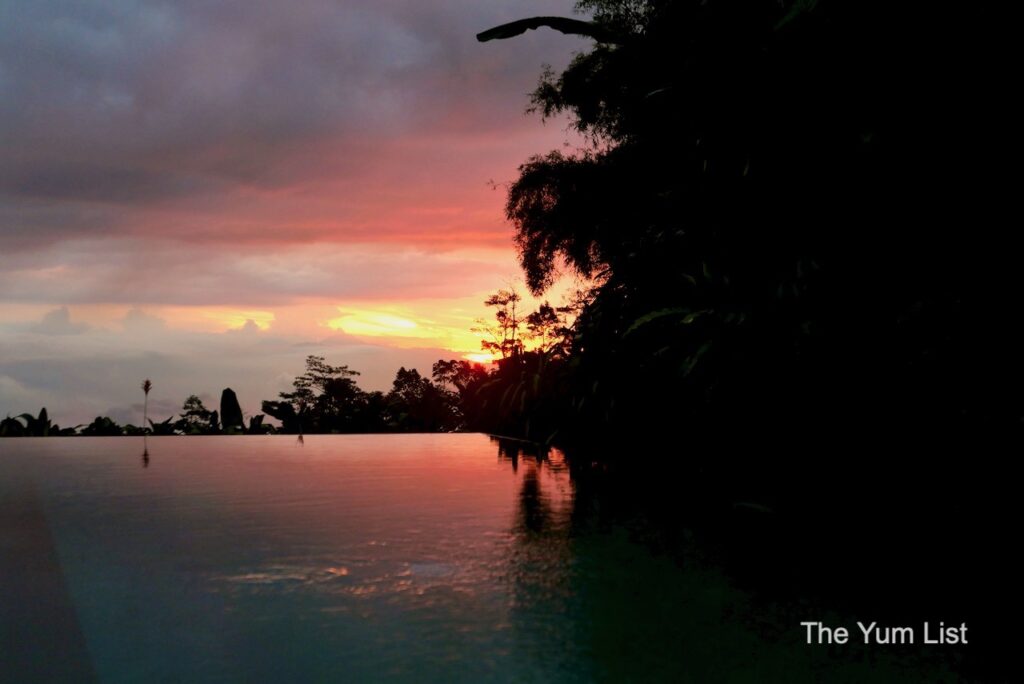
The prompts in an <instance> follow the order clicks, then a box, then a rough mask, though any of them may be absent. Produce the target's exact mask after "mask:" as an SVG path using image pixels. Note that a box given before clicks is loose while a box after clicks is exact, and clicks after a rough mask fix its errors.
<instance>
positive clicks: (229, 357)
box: [0, 0, 587, 426]
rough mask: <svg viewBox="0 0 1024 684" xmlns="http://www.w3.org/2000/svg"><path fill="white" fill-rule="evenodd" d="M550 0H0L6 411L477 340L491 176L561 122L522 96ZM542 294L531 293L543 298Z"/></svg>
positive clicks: (472, 344)
mask: <svg viewBox="0 0 1024 684" xmlns="http://www.w3.org/2000/svg"><path fill="white" fill-rule="evenodd" d="M571 10H572V2H571V1H563V0H507V1H490V2H479V0H475V1H474V0H438V1H432V2H424V1H423V0H288V1H287V2H285V1H284V0H277V1H274V2H271V1H269V0H245V1H244V2H240V1H234V0H227V1H222V2H209V1H208V0H177V1H169V0H163V1H158V0H88V1H74V0H13V1H12V0H7V1H6V2H3V3H0V416H2V415H7V414H11V415H17V414H20V413H23V412H32V413H36V412H38V410H39V409H40V408H41V407H43V406H45V407H47V409H48V411H49V414H50V416H51V418H53V419H54V420H55V421H57V422H59V423H60V424H61V425H64V426H67V425H74V424H78V423H86V422H89V421H91V420H92V418H94V417H95V416H97V415H109V416H111V417H113V418H114V419H115V420H117V421H118V422H135V423H140V422H141V414H140V412H141V405H142V391H141V389H140V388H139V386H140V384H141V382H142V380H143V379H144V378H147V377H148V378H151V379H152V381H153V385H154V389H153V391H152V393H151V394H150V402H149V404H150V416H152V417H155V418H157V419H162V418H164V417H168V416H170V415H172V414H174V413H177V412H179V411H180V407H181V404H182V402H183V401H184V399H185V398H186V397H187V396H188V395H190V394H197V395H199V396H200V397H201V398H204V399H205V400H206V401H207V402H208V404H213V405H216V402H217V400H218V398H219V396H220V391H221V389H223V388H224V387H229V386H230V387H232V388H233V389H235V391H236V392H237V393H238V395H239V399H240V402H241V404H242V407H243V410H245V411H246V413H247V414H255V413H258V412H259V405H260V400H262V399H272V398H274V397H275V396H276V395H277V393H278V392H279V391H281V390H286V389H288V388H289V387H290V385H291V381H292V379H293V378H294V376H295V375H297V374H299V373H301V372H302V369H303V360H304V358H305V357H306V356H307V355H309V354H319V355H323V356H325V357H327V360H328V362H330V363H333V364H336V365H342V364H345V365H348V366H350V367H351V368H353V369H355V370H358V371H360V372H361V373H362V375H361V376H360V378H359V382H360V385H361V386H362V387H363V388H364V389H368V390H372V389H387V388H388V387H389V386H390V384H391V380H392V378H393V377H394V374H395V371H396V370H397V369H398V368H399V367H400V366H405V367H415V368H418V369H419V370H420V371H421V372H424V373H429V369H430V366H431V364H432V363H433V361H435V360H437V359H439V358H474V357H473V354H474V353H476V352H479V351H480V350H479V338H478V337H477V336H475V335H474V334H473V333H471V332H469V329H470V328H471V327H473V324H474V320H475V319H477V318H479V317H482V316H486V315H487V310H486V308H485V307H484V306H483V303H482V302H483V299H484V298H485V297H486V296H487V294H488V293H490V292H493V291H495V290H497V289H498V288H502V287H506V286H507V285H508V284H510V283H514V282H515V281H516V280H517V279H518V278H519V277H520V272H519V268H518V265H517V262H516V255H515V251H514V248H513V245H512V234H513V231H512V227H511V226H510V225H509V224H508V222H507V221H505V220H504V216H503V211H502V209H503V205H504V199H505V195H504V186H505V185H506V184H507V183H508V182H510V181H512V180H514V178H515V177H516V169H517V167H518V165H519V164H521V163H523V162H524V161H525V160H526V159H527V158H528V157H529V156H530V155H533V154H540V153H546V152H548V151H550V150H552V149H556V148H563V147H565V146H572V145H575V144H576V141H575V140H574V138H573V136H572V134H571V133H570V132H569V131H568V129H567V126H566V124H565V122H564V121H559V120H549V121H547V122H542V121H541V120H540V118H539V117H538V116H537V115H528V114H526V112H525V110H526V107H527V106H528V104H529V100H528V94H529V92H530V91H531V90H532V89H533V87H534V86H535V85H536V83H537V79H538V77H539V75H540V72H541V69H542V66H543V65H544V64H551V65H552V66H553V67H554V68H556V69H558V68H561V67H563V66H564V65H565V64H567V63H568V61H569V60H570V59H571V58H572V55H573V54H574V51H578V50H583V49H586V47H587V44H586V43H585V42H584V41H583V40H581V39H578V38H574V37H569V36H564V35H561V34H558V33H554V32H551V31H540V32H538V31H531V32H529V33H528V34H526V35H524V36H521V37H519V38H517V39H513V40H508V41H494V42H489V43H478V42H477V41H476V40H475V37H474V36H475V34H476V33H477V32H479V31H481V30H484V29H487V28H490V27H491V26H494V25H496V24H500V23H502V22H505V21H510V20H513V19H518V18H522V17H526V16H532V15H535V14H561V15H567V14H569V13H570V12H571ZM558 298H559V293H558V292H557V291H556V292H553V293H552V301H553V302H554V301H556V300H558Z"/></svg>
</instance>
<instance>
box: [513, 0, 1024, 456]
mask: <svg viewBox="0 0 1024 684" xmlns="http://www.w3.org/2000/svg"><path fill="white" fill-rule="evenodd" d="M580 8H581V9H583V10H588V11H590V12H591V13H592V16H593V21H592V25H593V26H594V27H595V30H594V31H593V32H591V35H592V36H594V37H595V38H596V40H595V43H594V45H593V47H592V48H591V49H589V50H588V51H585V52H583V53H581V54H579V55H578V56H577V57H576V58H575V59H574V60H573V61H572V63H571V64H570V65H569V67H568V68H567V69H566V70H565V71H564V72H563V73H561V74H555V73H552V72H550V71H548V72H546V73H545V74H544V75H543V77H542V79H541V83H540V85H539V87H538V88H537V90H536V91H535V93H534V95H533V106H534V108H535V109H537V110H539V111H540V112H541V113H542V114H543V115H546V116H549V115H554V114H567V115H569V116H570V118H571V120H572V122H573V123H574V125H575V127H576V128H577V129H578V130H579V131H580V132H581V133H583V134H584V135H586V136H587V137H588V138H589V139H590V140H591V141H592V146H591V148H590V149H588V150H585V151H582V152H580V153H577V154H572V155H570V154H565V153H563V152H560V151H555V152H551V153H548V154H543V155H539V156H536V157H533V158H531V159H530V160H528V161H527V162H526V163H525V164H524V165H523V166H522V167H521V169H520V175H519V178H518V179H517V180H516V182H515V183H514V184H513V185H512V187H511V189H510V192H509V195H508V203H507V214H508V217H509V219H510V220H511V221H512V223H513V224H514V226H515V228H516V243H517V245H518V247H519V253H520V257H521V261H522V266H523V269H524V272H525V274H526V279H527V283H528V285H529V287H530V288H531V289H532V290H533V291H534V292H535V293H541V292H543V291H545V289H546V288H547V287H548V286H549V285H550V284H551V282H552V280H553V278H554V277H555V275H556V274H557V273H558V272H559V269H560V268H561V269H563V270H564V269H568V270H570V271H575V272H577V273H579V274H581V275H583V276H586V277H590V278H593V279H595V280H596V283H597V285H596V287H595V289H594V290H593V292H592V293H591V297H590V299H589V301H587V302H586V305H585V307H584V308H583V310H582V312H581V314H580V317H579V320H578V323H577V325H576V327H575V331H574V332H575V338H574V339H575V341H574V345H573V348H572V351H571V358H572V364H571V369H570V370H569V372H567V373H565V374H564V377H563V378H562V379H561V382H560V383H559V387H560V388H561V391H562V392H564V394H563V396H561V397H559V398H557V400H556V399H555V398H553V397H552V396H551V395H549V394H545V395H544V396H543V397H542V398H541V399H540V400H539V403H538V404H536V405H535V406H533V407H532V408H529V409H527V411H526V413H527V414H531V415H535V416H542V415H547V414H548V413H549V412H550V411H551V409H552V402H556V403H558V404H559V406H558V407H557V410H559V411H561V414H560V415H559V417H558V418H557V419H556V420H555V421H554V422H556V423H557V424H558V425H559V427H560V428H562V430H563V432H564V433H571V434H572V435H573V438H574V439H585V438H588V437H591V438H596V439H597V440H598V441H601V440H604V439H606V438H607V437H608V436H616V435H635V434H638V433H639V434H649V433H651V432H652V431H658V430H664V429H665V428H669V429H670V430H672V431H673V432H676V433H677V434H685V439H686V441H687V443H688V444H689V445H691V446H693V445H694V444H696V443H698V442H700V441H703V440H711V441H713V442H714V443H715V444H718V445H723V443H725V442H730V441H733V440H737V441H755V442H765V441H769V440H771V441H776V442H777V443H780V444H786V445H794V444H797V443H802V444H808V445H810V447H811V448H814V447H813V445H814V444H815V443H816V440H817V438H818V437H823V436H825V435H832V437H831V439H832V440H833V441H834V440H835V437H836V436H837V435H842V436H843V437H842V439H843V440H847V439H848V438H854V437H862V438H864V439H866V440H870V439H876V438H878V437H879V436H880V435H883V434H891V433H892V432H893V431H895V432H898V433H899V434H902V435H907V436H912V435H914V434H915V433H919V432H921V431H926V432H928V433H929V434H931V435H932V436H933V437H936V438H937V439H939V440H941V439H943V435H945V436H955V435H964V434H969V433H972V432H976V431H980V430H984V431H986V432H991V431H993V430H999V431H1004V430H1016V429H1017V428H1018V427H1019V425H1020V419H1021V416H1022V415H1024V410H1022V409H1024V404H1022V398H1021V395H1020V394H1019V393H1017V392H1015V391H1014V390H1013V388H1014V387H1015V386H1016V385H1017V384H1018V383H1019V381H1020V379H1021V378H1022V373H1021V370H1022V366H1021V360H1020V354H1019V352H1018V350H1019V349H1020V342H1021V341H1022V340H1021V338H1020V335H1019V334H1018V333H1017V332H1016V330H1015V328H1014V324H1013V320H1012V319H1013V318H1015V317H1016V315H1015V314H1013V313H1011V312H1012V311H1014V308H1013V307H1012V302H1011V300H1010V297H1009V296H1010V293H1015V292H1019V291H1020V289H1021V288H1020V284H1021V283H1020V278H1019V277H1018V275H1017V269H1014V268H1010V267H1008V266H1007V265H1005V262H1004V259H1005V257H1006V254H1007V249H1006V243H1005V241H1004V240H1000V239H997V236H996V234H995V231H994V225H993V224H992V223H990V222H991V221H992V217H991V216H990V215H989V214H988V212H989V211H990V209H991V206H990V205H988V204H986V202H987V199H986V196H987V194H988V192H987V188H985V187H984V186H983V184H982V183H983V181H984V179H985V176H984V174H985V173H987V172H989V171H990V170H991V169H989V168H986V167H984V166H981V167H979V161H980V160H982V159H983V158H984V157H983V156H982V155H983V153H984V150H983V148H982V147H981V146H982V145H983V143H984V136H985V133H984V131H983V129H982V127H981V126H980V125H979V121H978V120H979V119H980V118H981V117H982V116H988V112H985V111H980V112H979V111H978V109H977V108H978V107H980V106H981V105H982V103H983V102H984V100H981V99H979V100H977V101H976V102H971V101H969V100H968V101H965V100H964V98H969V97H971V96H972V95H973V96H979V95H983V93H981V94H979V91H980V90H981V89H982V88H983V84H984V83H985V81H984V74H983V73H978V72H974V73H971V72H969V71H968V70H967V67H968V65H969V64H970V59H971V57H970V56H968V55H965V54H963V53H962V52H960V51H957V50H956V49H951V48H950V46H949V45H948V43H947V42H946V41H947V38H948V37H949V36H963V35H965V34H966V33H968V32H969V31H970V30H971V24H970V17H968V16H967V15H966V13H965V11H964V10H963V9H962V8H961V9H960V10H958V11H959V12H960V14H959V15H957V16H954V17H950V16H943V14H942V13H943V12H944V11H945V10H944V9H941V8H938V7H936V8H930V9H929V10H920V11H918V10H914V11H913V12H911V11H909V10H903V9H900V8H898V7H894V6H893V5H892V3H880V2H870V1H869V2H856V3H839V2H828V1H827V0H822V1H821V2H805V1H803V0H795V1H792V2H782V3H779V2H777V1H775V0H760V1H758V0H746V1H727V0H711V1H709V2H696V1H693V0H675V1H673V0H647V1H640V0H593V1H590V2H582V3H580ZM956 22H959V24H957V23H956ZM555 28H557V26H555ZM940 29H942V30H940ZM954 29H955V30H954ZM943 30H946V31H948V30H954V32H953V33H948V32H947V33H943ZM573 32H574V33H586V31H585V29H579V28H578V27H577V28H576V29H574V30H573ZM954 61H955V62H956V63H953V62H954ZM979 114H980V115H981V116H979ZM1011 378H1012V380H1010V379H1011Z"/></svg>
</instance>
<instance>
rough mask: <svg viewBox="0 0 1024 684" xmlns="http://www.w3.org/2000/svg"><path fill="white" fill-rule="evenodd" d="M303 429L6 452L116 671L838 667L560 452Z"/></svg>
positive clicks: (630, 677) (338, 674)
mask: <svg viewBox="0 0 1024 684" xmlns="http://www.w3.org/2000/svg"><path fill="white" fill-rule="evenodd" d="M294 445H295V442H293V441H292V438H291V437H271V436H252V437H189V438H180V437H155V438H154V444H153V451H154V453H157V452H158V453H159V454H160V458H161V467H160V468H156V469H154V470H152V471H147V472H146V473H145V474H143V473H141V472H140V469H139V467H138V461H137V460H136V459H137V458H138V451H137V449H138V442H137V441H134V440H129V439H123V438H122V439H117V438H114V439H104V438H81V439H75V438H68V439H66V440H65V439H62V440H33V441H25V442H24V443H22V442H19V443H18V444H17V447H18V448H19V449H22V450H24V453H20V454H19V453H17V452H15V453H13V454H11V455H10V456H11V457H10V458H7V456H8V454H5V458H4V459H0V468H21V469H23V471H24V472H25V473H29V474H30V475H31V478H30V479H33V480H34V484H35V487H36V489H37V490H38V492H39V496H40V497H41V498H42V499H43V504H45V506H44V507H45V509H46V511H47V514H48V519H49V523H50V525H51V527H52V530H53V535H54V539H55V546H56V548H57V551H58V552H59V557H60V558H61V561H62V571H63V576H64V578H65V579H66V583H67V588H68V591H69V592H70V594H71V595H72V596H73V598H74V603H75V609H76V611H77V615H78V616H79V619H80V621H81V624H82V629H83V632H84V633H85V635H86V638H87V641H88V643H89V647H90V653H91V654H92V657H93V658H94V659H95V666H96V670H97V673H98V675H99V678H100V679H101V680H104V681H151V680H177V681H209V680H211V679H219V680H227V681H244V680H254V681H255V680H261V679H266V678H267V673H276V674H277V675H280V676H278V677H277V678H287V679H292V680H296V681H336V680H338V679H341V678H343V679H345V680H346V681H379V680H388V681H409V682H417V683H419V682H425V681H426V682H429V681H438V682H448V681H552V682H559V681H568V682H573V681H694V682H715V681H726V680H733V681H743V680H749V679H750V678H751V676H753V675H755V674H756V675H758V677H759V680H760V681H766V682H772V681H778V682H783V681H784V682H799V681H814V677H813V675H814V668H815V667H816V666H819V665H821V662H820V661H818V662H816V661H815V660H814V658H815V657H817V656H815V655H814V654H813V653H812V652H808V651H807V649H806V648H804V647H803V646H801V645H799V644H793V645H792V646H793V648H789V646H787V645H786V644H784V643H783V646H780V645H779V637H777V636H776V637H774V639H775V640H774V641H772V638H766V637H765V636H764V633H765V630H763V629H761V628H752V627H751V624H750V623H751V622H752V621H753V620H755V619H756V620H758V621H760V622H762V623H763V622H766V621H767V622H770V623H771V628H772V629H775V630H776V632H778V633H783V634H785V633H787V632H786V630H787V629H788V627H789V625H790V624H791V622H787V621H789V620H790V618H791V617H792V616H791V615H785V614H783V615H782V617H781V618H779V617H771V616H773V613H772V612H771V611H770V610H768V609H765V608H764V607H763V606H762V607H759V608H758V610H756V611H754V610H751V605H752V601H751V597H750V596H749V595H745V594H743V593H742V592H740V591H737V590H736V589H735V587H734V586H733V585H732V584H731V583H730V581H729V580H728V579H727V578H726V576H725V575H724V574H723V573H721V572H719V571H718V570H716V569H715V568H713V567H710V566H708V565H705V564H702V562H701V561H700V559H699V555H698V554H696V553H691V551H692V549H686V548H684V549H683V550H682V552H681V554H676V555H673V554H667V553H656V552H652V549H651V547H650V545H647V544H645V543H638V542H637V541H636V539H637V537H636V535H635V533H634V532H635V530H634V529H632V528H631V527H630V526H629V524H627V523H626V521H624V520H623V519H622V518H621V517H620V516H619V515H618V514H609V513H608V511H616V510H618V509H616V506H615V501H616V491H615V489H614V488H613V487H611V486H609V487H607V488H605V487H595V486H594V484H593V483H592V482H589V481H588V480H587V479H586V477H584V476H581V475H580V474H579V473H571V472H570V468H569V467H568V465H567V463H566V458H565V456H564V454H562V452H560V451H558V450H556V449H549V450H545V449H537V448H535V447H533V446H531V445H529V444H527V443H523V442H512V441H504V440H492V439H489V438H487V437H485V436H482V435H388V436H381V435H367V436H358V435H352V436H328V435H325V436H322V437H321V436H318V437H317V438H316V439H310V440H309V441H308V442H305V444H304V449H303V450H302V451H301V456H297V452H296V451H295V450H294ZM495 452H497V459H495V456H494V455H495ZM149 456H150V453H149V444H148V440H144V443H143V465H144V466H145V465H146V464H147V461H148V459H149ZM4 475H6V473H5V472H2V471H0V483H2V482H4V481H8V482H14V481H16V478H15V479H10V478H7V479H5V478H4V477H2V476H4ZM606 479H607V478H606ZM619 494H621V492H619ZM595 521H598V522H597V523H595ZM680 558H683V560H684V561H685V562H683V563H680V562H679V560H680ZM0 579H2V578H0ZM769 618H770V619H769ZM798 622H799V620H797V621H796V622H793V623H792V624H798ZM767 631H768V632H770V631H771V630H770V629H769V630H767ZM793 634H794V635H795V634H796V632H793ZM787 648H788V649H789V650H785V649H787ZM738 654H739V655H738ZM740 656H742V657H740ZM286 672H287V677H285V673H286ZM874 674H875V673H874V671H872V672H868V671H864V672H861V673H859V675H860V676H859V679H858V678H857V677H855V676H853V677H850V678H847V680H848V681H880V679H879V678H878V677H876V676H873V675H874ZM932 681H936V679H935V678H934V677H933V678H932Z"/></svg>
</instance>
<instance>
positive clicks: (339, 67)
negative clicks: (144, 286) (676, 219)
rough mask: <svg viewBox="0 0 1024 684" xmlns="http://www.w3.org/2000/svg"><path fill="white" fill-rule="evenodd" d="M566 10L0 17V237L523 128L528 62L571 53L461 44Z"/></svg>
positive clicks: (258, 7)
mask: <svg viewBox="0 0 1024 684" xmlns="http://www.w3.org/2000/svg"><path fill="white" fill-rule="evenodd" d="M570 7H571V3H570V2H566V1H564V0H562V1H549V2H544V1H541V0H534V1H531V2H516V3H479V2H471V1H469V0H443V1H441V2H432V3H423V2H417V1H416V0H407V1H404V2H398V1H388V0H360V1H353V2H344V3H342V2H337V1H329V0H294V1H292V2H268V1H253V0H247V1H246V2H241V1H228V2H205V1H203V2H198V1H197V2H188V1H181V2H174V3H167V2H162V1H157V0H134V1H131V0H122V1H119V2H76V1H74V0H15V2H13V3H12V2H8V3H4V6H3V9H0V146H2V148H3V149H4V151H5V153H4V155H3V158H2V159H0V201H2V202H3V203H4V204H7V207H6V208H5V207H3V206H0V212H4V213H6V216H5V219H6V220H5V228H4V230H5V232H7V231H11V232H14V233H17V234H19V235H20V236H21V239H22V240H25V239H26V238H27V237H28V236H32V235H34V236H37V237H58V238H59V237H62V236H64V235H65V234H66V233H67V232H69V231H74V230H75V229H76V228H80V229H81V231H82V232H83V233H86V232H88V233H89V234H95V233H96V232H97V231H105V232H113V231H117V230H121V229H124V227H125V225H126V224H127V223H128V221H126V220H120V221H119V220H118V218H119V217H112V218H111V220H109V221H107V222H106V223H104V224H103V225H102V226H98V225H97V223H96V217H95V213H96V209H95V207H94V206H92V205H94V204H95V203H97V202H98V203H106V204H112V205H117V206H137V205H151V204H159V203H168V202H171V203H173V202H175V201H181V200H182V199H183V198H203V197H206V198H210V197H216V196H218V195H221V194H223V193H225V192H229V191H230V190H231V189H232V188H237V187H240V186H241V187H245V186H253V185H255V186H259V187H270V188H274V187H282V186H286V185H288V184H290V183H293V182H295V180H296V179H299V178H306V177H310V176H314V177H315V176H316V175H317V174H320V173H322V172H323V170H324V169H323V166H322V164H323V163H324V162H323V160H322V159H319V158H318V156H319V155H318V150H319V154H323V153H324V149H323V148H322V147H321V145H322V144H323V143H325V142H326V141H332V142H331V145H330V148H329V150H328V153H329V154H334V155H336V156H335V158H333V159H331V160H330V161H329V162H327V164H328V165H329V166H330V167H331V169H332V170H333V171H334V172H338V173H342V174H349V175H352V176H356V175H358V174H361V173H363V172H364V171H365V170H366V167H367V166H369V165H373V164H374V163H375V162H374V159H373V157H374V155H375V153H376V152H377V150H378V146H379V144H381V143H382V142H383V141H389V140H394V139H396V138H401V137H410V136H411V137H430V136H438V135H445V134H453V133H454V134H457V135H458V136H462V137H465V136H473V135H486V134H489V133H490V134H494V133H496V132H501V133H502V134H507V133H508V131H509V130H511V129H523V128H525V127H535V126H536V125H537V124H536V121H527V120H526V119H525V118H524V117H523V116H522V111H523V107H524V104H525V97H524V93H525V92H526V91H527V90H529V89H530V87H532V85H533V84H534V82H535V81H536V76H537V72H538V67H539V66H540V64H541V62H542V61H545V60H546V61H553V62H556V63H562V62H565V61H566V60H567V59H568V57H569V55H570V52H571V50H572V49H573V48H574V47H576V46H577V43H575V42H573V41H572V40H567V39H566V37H565V36H560V35H555V34H551V33H543V32H542V33H535V32H531V33H530V34H529V35H527V36H524V37H522V39H520V40H518V41H516V45H514V46H510V45H508V44H487V45H480V44H478V43H476V41H475V39H474V34H475V33H476V32H477V31H479V30H480V29H481V28H485V27H487V26H490V25H493V24H495V23H499V22H501V21H505V20H508V19H512V18H516V17H519V16H523V15H527V14H531V13H537V12H542V13H564V12H566V11H568V10H569V9H570ZM374 141H376V143H375V142H374ZM395 163H396V164H400V162H395ZM483 180H486V178H484V179H480V181H481V182H482V181H483ZM2 196H6V198H7V199H6V200H3V199H2ZM40 199H45V200H49V201H51V202H64V203H68V204H69V205H70V206H71V208H72V210H69V209H68V207H64V208H63V211H64V213H65V215H64V216H62V217H57V216H52V217H51V220H45V217H44V216H41V215H40V213H39V212H33V211H31V205H30V203H29V202H30V201H31V200H40ZM48 210H49V211H50V212H54V211H56V210H55V209H54V208H52V207H50V208H49V209H48ZM12 213H13V214H14V217H13V218H14V219H16V220H11V219H12V216H11V214H12ZM67 214H72V215H70V216H69V215H67ZM120 218H125V217H120ZM40 231H42V233H40Z"/></svg>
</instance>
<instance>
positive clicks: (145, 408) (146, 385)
mask: <svg viewBox="0 0 1024 684" xmlns="http://www.w3.org/2000/svg"><path fill="white" fill-rule="evenodd" d="M151 389H153V383H152V382H150V381H149V378H146V379H145V380H143V381H142V391H143V392H145V393H146V398H145V399H144V400H143V402H142V431H143V433H145V431H146V430H148V429H149V428H147V427H146V424H147V423H149V390H151Z"/></svg>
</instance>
